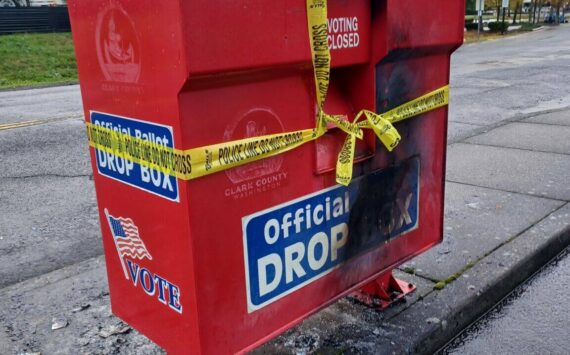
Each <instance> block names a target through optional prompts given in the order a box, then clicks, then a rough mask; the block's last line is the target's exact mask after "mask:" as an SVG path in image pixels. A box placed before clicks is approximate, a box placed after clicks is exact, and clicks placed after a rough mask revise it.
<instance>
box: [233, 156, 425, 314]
mask: <svg viewBox="0 0 570 355" xmlns="http://www.w3.org/2000/svg"><path fill="white" fill-rule="evenodd" d="M419 164H420V163H419V160H418V159H411V160H408V161H406V162H404V163H402V164H400V165H397V166H393V167H390V168H388V169H383V170H380V171H377V172H375V173H372V174H369V175H366V176H364V177H361V178H358V179H355V180H354V181H353V182H352V183H351V184H350V185H349V186H347V187H345V186H341V185H338V186H335V187H332V188H329V189H326V190H323V191H319V192H317V193H314V194H311V195H308V196H304V197H301V198H299V199H297V200H294V201H290V202H287V203H284V204H281V205H279V206H275V207H273V208H270V209H267V210H265V211H261V212H259V213H256V214H253V215H251V216H247V217H244V218H243V221H242V222H243V223H242V225H243V238H244V257H245V274H246V282H247V287H246V289H247V299H248V311H249V312H253V311H255V310H257V309H260V308H262V307H264V306H266V305H268V304H270V303H272V302H274V301H276V300H278V299H280V298H282V297H284V296H286V295H288V294H290V293H292V292H294V291H295V290H297V289H299V288H301V287H303V286H305V285H307V284H309V283H311V282H314V281H315V280H317V279H319V278H320V277H322V276H324V275H326V274H327V273H329V272H330V271H332V270H334V269H335V268H337V267H339V266H341V265H342V264H343V263H345V262H347V261H348V260H350V259H351V258H353V257H355V256H357V255H360V254H362V253H365V252H366V251H369V250H371V249H373V248H375V247H377V246H379V245H381V244H383V243H386V242H389V241H390V240H391V239H393V238H395V237H397V236H400V235H402V234H404V233H407V232H409V231H411V230H413V229H415V228H417V226H418V223H419V216H418V206H419V201H418V200H419Z"/></svg>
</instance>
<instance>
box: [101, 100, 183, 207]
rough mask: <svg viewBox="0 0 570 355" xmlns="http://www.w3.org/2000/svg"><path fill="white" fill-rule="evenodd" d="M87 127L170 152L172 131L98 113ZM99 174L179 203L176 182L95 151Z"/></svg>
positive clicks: (164, 175) (164, 174) (158, 173)
mask: <svg viewBox="0 0 570 355" xmlns="http://www.w3.org/2000/svg"><path fill="white" fill-rule="evenodd" d="M91 123H92V124H94V125H96V126H101V127H104V128H108V129H112V130H114V131H118V132H121V133H124V134H128V135H130V136H132V137H136V138H140V139H143V140H147V141H150V142H153V143H156V144H160V145H164V146H167V147H170V148H174V140H173V135H172V127H169V126H164V125H161V124H157V123H152V122H147V121H142V120H136V119H132V118H126V117H121V116H116V115H111V114H107V113H101V112H95V111H92V112H91ZM95 161H96V164H97V171H98V172H99V174H101V175H103V176H106V177H109V178H111V179H114V180H117V181H120V182H122V183H125V184H127V185H130V186H133V187H135V188H138V189H141V190H144V191H146V192H149V193H151V194H154V195H158V196H160V197H163V198H166V199H168V200H171V201H176V202H178V201H179V197H178V180H177V179H176V177H174V176H170V175H168V174H166V173H163V172H161V171H159V170H154V169H151V168H148V167H146V166H143V165H140V164H137V163H135V162H132V161H130V160H127V159H123V158H121V157H118V156H116V155H114V154H111V153H107V152H104V151H102V150H98V149H95Z"/></svg>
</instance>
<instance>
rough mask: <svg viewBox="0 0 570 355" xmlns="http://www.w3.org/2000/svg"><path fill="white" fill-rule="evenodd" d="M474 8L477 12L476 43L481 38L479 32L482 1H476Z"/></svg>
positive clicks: (481, 18)
mask: <svg viewBox="0 0 570 355" xmlns="http://www.w3.org/2000/svg"><path fill="white" fill-rule="evenodd" d="M476 1H477V2H476V3H475V8H476V10H477V42H479V38H480V37H481V31H482V30H483V4H484V3H485V1H484V0H476Z"/></svg>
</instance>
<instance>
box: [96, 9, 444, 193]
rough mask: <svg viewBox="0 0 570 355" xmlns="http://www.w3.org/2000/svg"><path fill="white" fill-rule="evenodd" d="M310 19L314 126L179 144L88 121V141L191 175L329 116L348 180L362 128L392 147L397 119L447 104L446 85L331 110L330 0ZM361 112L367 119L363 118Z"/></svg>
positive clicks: (303, 139)
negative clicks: (378, 105)
mask: <svg viewBox="0 0 570 355" xmlns="http://www.w3.org/2000/svg"><path fill="white" fill-rule="evenodd" d="M307 19H308V21H307V22H308V27H309V37H310V43H311V54H312V62H313V68H314V76H315V86H316V93H317V95H316V96H317V107H318V113H317V117H316V119H317V122H316V127H315V128H313V129H306V130H301V131H292V132H284V133H277V134H270V135H264V136H259V137H251V138H245V139H240V140H235V141H231V142H224V143H218V144H212V145H209V146H204V147H199V148H192V149H188V150H179V149H175V148H170V147H166V146H164V145H161V144H156V143H153V142H151V141H148V140H144V139H141V138H136V137H133V136H131V135H129V134H126V133H122V132H119V131H115V130H112V129H109V128H105V127H102V126H97V125H94V124H92V123H90V122H86V126H87V137H88V139H89V145H90V146H91V147H93V148H94V149H97V150H100V151H104V152H107V153H109V154H113V155H114V156H117V157H120V158H123V159H126V160H130V161H132V162H134V163H137V164H141V165H143V166H146V167H149V168H151V169H154V170H158V171H161V172H163V173H165V174H168V175H171V176H175V177H177V178H179V179H182V180H192V179H196V178H199V177H202V176H206V175H210V174H214V173H216V172H219V171H223V170H226V169H230V168H233V167H236V166H240V165H244V164H248V163H251V162H254V161H256V160H260V159H264V158H268V157H271V156H274V155H277V154H281V153H283V152H286V151H289V150H291V149H294V148H297V147H299V146H301V145H303V144H305V143H307V142H310V141H313V140H315V139H318V138H319V137H322V136H323V135H324V134H325V133H326V132H327V122H331V123H333V124H334V125H335V126H336V127H338V128H339V129H341V130H342V131H344V132H345V133H346V134H347V137H346V140H345V142H344V145H343V147H342V149H341V151H340V153H339V155H338V160H337V168H336V180H337V182H338V183H339V184H343V185H348V184H349V183H350V181H351V179H352V167H353V163H354V149H355V145H356V139H362V138H363V137H364V133H363V129H372V130H373V131H374V133H375V134H376V136H377V137H378V138H379V139H380V141H381V142H382V143H383V144H384V146H386V149H388V151H392V150H393V149H394V148H395V147H396V146H397V145H398V143H399V142H400V140H401V137H400V134H399V133H398V131H397V130H396V129H395V128H394V126H393V125H392V124H393V123H395V122H399V121H403V120H405V119H408V118H411V117H414V116H417V115H420V114H422V113H426V112H428V111H432V110H435V109H437V108H439V107H442V106H445V105H447V104H448V102H449V86H447V85H446V86H444V87H441V88H439V89H437V90H435V91H432V92H430V93H428V94H426V95H424V96H421V97H419V98H417V99H415V100H412V101H410V102H407V103H405V104H403V105H401V106H399V107H396V108H395V109H393V110H390V111H388V112H385V113H382V114H377V113H374V112H372V111H368V110H362V111H360V112H359V113H358V114H357V115H356V116H355V118H354V121H353V122H349V121H348V120H347V118H346V116H342V115H329V114H326V113H325V112H324V110H323V108H324V102H325V99H326V96H327V91H328V88H329V78H330V63H331V57H330V51H329V47H328V29H327V2H326V0H307ZM362 117H364V118H365V119H366V120H364V121H360V120H361V119H362Z"/></svg>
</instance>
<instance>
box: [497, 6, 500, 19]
mask: <svg viewBox="0 0 570 355" xmlns="http://www.w3.org/2000/svg"><path fill="white" fill-rule="evenodd" d="M500 19H501V4H499V6H497V22H499V20H500Z"/></svg>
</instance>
